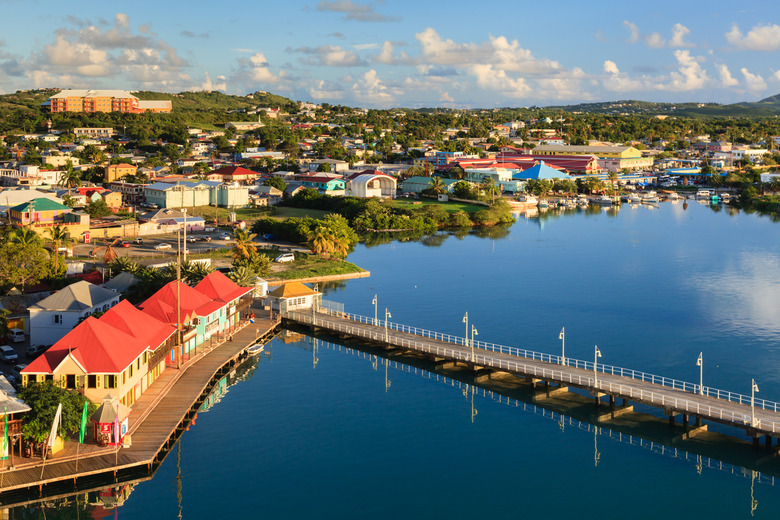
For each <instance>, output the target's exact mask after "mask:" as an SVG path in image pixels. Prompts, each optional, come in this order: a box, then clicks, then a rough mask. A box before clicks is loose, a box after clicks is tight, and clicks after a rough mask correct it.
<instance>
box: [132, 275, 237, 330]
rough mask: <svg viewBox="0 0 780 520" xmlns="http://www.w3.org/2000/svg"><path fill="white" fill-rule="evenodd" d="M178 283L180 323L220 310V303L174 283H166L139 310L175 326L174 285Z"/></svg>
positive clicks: (183, 285)
mask: <svg viewBox="0 0 780 520" xmlns="http://www.w3.org/2000/svg"><path fill="white" fill-rule="evenodd" d="M177 283H179V287H180V288H179V293H180V301H181V322H182V323H187V322H189V321H190V320H191V319H192V318H194V317H195V316H205V315H207V314H211V313H212V312H214V311H216V310H218V309H219V308H221V307H222V306H223V305H224V304H223V303H222V302H214V301H212V300H211V299H210V298H208V297H207V296H205V295H204V294H202V293H200V292H198V291H196V290H195V289H193V288H192V287H190V286H189V285H187V284H185V283H182V282H176V281H175V280H174V281H172V282H168V283H167V284H165V286H164V287H163V288H162V289H160V290H159V291H157V292H156V293H154V294H153V295H152V296H151V297H150V298H149V299H148V300H146V301H145V302H143V303H142V304H141V306H140V307H141V310H142V311H144V312H146V313H148V314H151V315H152V316H154V317H155V318H157V319H158V320H160V321H163V322H165V323H169V324H172V325H175V324H176V284H177Z"/></svg>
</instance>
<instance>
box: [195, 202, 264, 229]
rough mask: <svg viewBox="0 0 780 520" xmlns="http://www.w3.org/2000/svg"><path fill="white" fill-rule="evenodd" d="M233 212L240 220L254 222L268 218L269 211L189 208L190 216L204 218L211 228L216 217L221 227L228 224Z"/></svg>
mask: <svg viewBox="0 0 780 520" xmlns="http://www.w3.org/2000/svg"><path fill="white" fill-rule="evenodd" d="M231 211H235V212H236V217H237V218H238V220H246V221H249V222H251V221H254V220H257V219H260V218H263V217H267V216H268V214H269V213H268V210H267V209H262V208H236V209H235V210H232V209H230V208H222V207H219V208H215V207H214V206H197V207H194V208H188V209H187V214H188V215H195V216H197V217H203V218H204V219H206V225H208V226H211V225H213V223H214V217H215V215H216V216H217V217H218V218H219V222H220V224H221V225H226V224H227V223H228V218H229V217H228V216H229V214H230V213H231Z"/></svg>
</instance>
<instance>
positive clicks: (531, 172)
mask: <svg viewBox="0 0 780 520" xmlns="http://www.w3.org/2000/svg"><path fill="white" fill-rule="evenodd" d="M512 178H513V179H515V180H524V179H525V180H527V179H537V180H543V179H568V178H569V175H568V174H567V173H565V172H562V171H560V170H556V169H555V168H551V167H549V166H547V165H546V164H544V161H539V163H538V164H536V165H534V166H532V167H531V168H528V169H527V170H525V171H522V172H518V173H516V174H514V175H512Z"/></svg>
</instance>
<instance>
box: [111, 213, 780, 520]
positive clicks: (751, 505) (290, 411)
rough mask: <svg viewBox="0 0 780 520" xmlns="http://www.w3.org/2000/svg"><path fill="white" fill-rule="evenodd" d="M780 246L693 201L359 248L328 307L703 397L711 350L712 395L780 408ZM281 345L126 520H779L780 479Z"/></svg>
mask: <svg viewBox="0 0 780 520" xmlns="http://www.w3.org/2000/svg"><path fill="white" fill-rule="evenodd" d="M778 226H780V224H778V223H774V222H772V221H771V220H770V219H768V218H767V217H762V216H759V215H754V214H753V215H748V214H744V213H739V212H735V211H729V210H728V209H725V208H724V209H721V210H719V211H716V210H713V209H711V208H709V207H707V206H703V205H700V204H697V203H696V202H693V201H691V202H690V203H688V204H683V202H678V203H675V204H672V203H662V204H661V205H660V206H659V207H655V208H651V207H630V206H627V205H624V206H623V207H622V208H621V209H620V210H619V211H617V212H606V211H604V210H597V211H589V212H585V211H582V210H577V211H573V212H570V213H566V214H552V213H551V214H548V215H547V216H543V217H540V218H528V219H527V218H524V217H522V216H521V217H519V219H518V221H517V223H516V224H514V225H513V226H512V227H511V229H509V230H508V233H501V232H495V233H488V234H477V233H469V234H466V235H454V234H443V235H442V236H440V237H438V238H436V239H434V240H426V241H408V242H399V241H394V242H390V243H385V244H381V245H376V246H372V247H367V246H365V245H360V246H358V247H357V248H356V250H355V251H354V252H353V253H352V254H351V255H350V256H349V260H350V261H352V262H354V263H356V264H358V265H360V266H362V267H364V268H366V269H368V270H370V271H371V277H370V278H366V279H358V280H352V281H349V282H347V283H345V284H342V285H340V286H338V287H336V288H330V289H328V290H327V294H326V299H328V300H332V301H339V302H343V303H344V305H345V310H347V311H348V312H353V313H359V314H363V315H367V316H373V313H374V307H373V306H372V304H371V301H372V298H373V297H374V295H375V294H376V295H377V299H378V314H379V316H380V318H381V317H382V316H384V313H385V309H387V310H389V312H390V313H391V314H392V321H394V322H398V323H405V324H409V325H414V326H418V327H423V328H427V329H434V330H438V331H443V332H448V333H452V334H460V335H462V334H464V333H465V325H464V324H463V322H462V318H463V315H464V313H465V312H468V314H469V321H470V324H473V325H474V326H475V327H476V328H477V331H478V339H480V340H483V341H489V342H494V343H500V344H505V345H512V346H519V347H524V348H528V349H534V350H539V351H545V352H550V353H556V354H557V353H560V348H561V342H560V340H559V339H558V334H559V332H560V330H561V328H562V327H565V329H566V355H567V357H575V358H579V359H586V360H592V359H593V352H594V345H598V348H599V350H600V351H601V353H602V355H603V357H602V358H601V359H600V360H599V361H600V362H603V363H606V364H611V365H617V366H622V367H628V368H635V369H639V370H643V371H646V372H651V373H656V374H662V375H665V376H669V377H674V378H679V379H684V380H687V381H692V382H698V378H699V369H698V367H697V366H696V359H697V357H698V356H699V353H700V352H702V353H703V359H704V372H703V374H704V384H705V385H707V386H712V387H719V388H723V389H727V390H731V391H736V392H741V393H747V394H749V393H750V385H751V379H755V380H756V382H757V384H758V386H759V388H760V391H759V394H758V395H757V396H758V397H762V398H766V399H771V400H778V401H780V371H778V367H780V351H779V350H778V347H779V346H780V341H779V340H780V240H779V239H780V227H778ZM348 346H352V347H355V346H357V345H355V344H351V345H348ZM270 347H271V348H270V351H271V352H270V353H271V354H272V355H263V356H261V357H260V358H259V359H258V360H257V361H256V363H257V366H256V367H254V368H252V371H251V372H249V373H248V374H247V375H246V376H245V377H244V380H243V381H239V382H236V384H234V385H233V386H230V387H229V388H228V389H227V392H226V393H225V394H224V395H223V396H222V397H221V399H220V400H219V402H216V403H215V404H214V405H213V406H212V407H211V408H210V409H209V410H208V411H207V412H205V413H201V414H199V415H198V418H197V420H196V423H195V425H194V426H192V427H191V428H190V430H189V431H188V432H186V433H185V434H184V436H183V437H182V439H181V442H180V451H179V452H177V451H176V450H174V452H173V453H171V455H169V456H168V458H167V459H166V461H165V463H164V464H163V465H162V467H161V468H160V470H159V471H158V472H157V474H156V475H155V477H154V478H153V479H152V480H151V481H149V482H144V483H141V484H138V485H136V486H135V487H134V489H132V493H131V494H130V495H129V497H128V498H127V500H126V501H125V503H124V505H123V506H122V507H121V508H119V510H118V517H125V518H145V519H147V520H152V519H156V518H161V519H163V518H164V519H168V518H173V517H175V516H177V515H179V514H180V513H181V515H182V517H184V518H193V519H194V518H204V519H212V518H239V517H241V518H247V517H250V518H260V517H265V518H378V519H379V518H381V519H384V518H388V519H391V518H485V517H487V516H491V517H526V518H527V517H536V516H539V517H552V518H572V517H581V518H660V517H667V516H669V515H674V516H682V515H694V517H697V518H698V517H705V516H706V517H711V518H751V517H755V518H775V517H777V516H778V514H780V477H777V476H773V475H774V474H778V475H780V473H776V471H775V473H773V472H772V471H768V472H764V473H762V472H761V471H760V469H761V467H762V464H767V462H761V461H759V460H758V458H756V459H755V460H752V462H751V465H752V468H753V469H745V467H742V466H741V465H740V464H738V463H728V462H726V463H724V462H723V460H724V459H725V460H731V459H729V457H724V458H721V459H719V458H713V457H711V456H709V455H712V453H718V447H714V448H713V449H709V448H712V447H708V448H707V450H708V451H706V455H708V456H702V455H701V454H698V455H697V454H696V453H689V452H687V451H686V450H685V449H683V448H684V445H681V446H680V447H677V446H675V445H671V444H669V445H664V444H662V443H656V442H654V441H652V440H646V439H643V438H642V436H641V435H633V434H634V433H636V431H632V432H631V434H630V435H629V434H628V433H626V432H625V431H622V432H621V431H612V430H611V429H610V428H609V424H602V425H601V427H598V426H594V425H593V424H591V423H589V422H587V421H580V420H579V419H577V418H572V416H571V415H566V414H561V413H556V412H555V411H554V410H551V409H546V408H543V407H541V406H537V405H538V404H539V403H534V402H533V401H523V400H522V399H519V400H518V399H514V398H510V397H506V396H502V395H500V394H497V393H490V392H489V391H486V390H485V389H482V388H480V387H477V388H474V387H471V386H470V385H469V384H468V382H466V383H465V384H464V383H463V382H462V381H458V380H456V379H448V378H447V377H445V376H442V375H440V374H432V373H431V372H428V371H426V370H424V369H422V368H419V367H412V368H409V367H406V365H403V364H399V363H396V362H394V361H393V362H388V361H386V360H384V359H382V358H381V357H380V358H374V357H373V356H372V355H371V353H370V351H369V352H364V351H362V350H361V349H356V350H353V349H350V348H346V347H344V346H340V345H339V344H338V343H335V344H331V343H326V342H324V341H322V342H320V340H318V342H317V344H316V345H315V344H314V343H313V341H312V340H311V338H308V337H305V338H303V337H300V336H294V335H293V336H290V337H289V338H288V339H287V342H285V341H284V340H282V339H277V340H274V341H273V343H272V344H271V345H270ZM234 382H235V381H234ZM515 397H516V396H515ZM655 414H656V416H658V417H659V418H661V419H663V418H662V416H661V415H660V412H657V411H656V412H655ZM667 427H668V425H667ZM713 429H714V430H715V431H724V432H725V431H727V430H726V429H725V428H722V427H721V428H718V427H714V428H713ZM640 430H641V428H640ZM733 433H734V434H735V435H737V436H740V438H741V439H746V437H744V436H743V435H742V434H741V433H740V432H739V431H736V430H734V431H733ZM649 437H650V438H652V437H653V436H652V435H649ZM723 450H724V453H725V452H727V450H728V447H727V446H724V447H723ZM732 462H734V461H733V460H732ZM768 464H770V466H768V468H775V469H776V468H777V465H776V464H774V465H772V464H773V463H772V461H769V462H768ZM756 468H758V470H756Z"/></svg>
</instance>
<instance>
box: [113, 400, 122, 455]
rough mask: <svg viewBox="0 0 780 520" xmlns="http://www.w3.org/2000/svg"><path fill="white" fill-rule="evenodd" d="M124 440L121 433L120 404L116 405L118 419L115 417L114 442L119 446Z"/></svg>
mask: <svg viewBox="0 0 780 520" xmlns="http://www.w3.org/2000/svg"><path fill="white" fill-rule="evenodd" d="M121 440H122V435H121V433H120V432H119V403H117V405H116V417H114V442H116V444H117V445H119V441H121Z"/></svg>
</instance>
